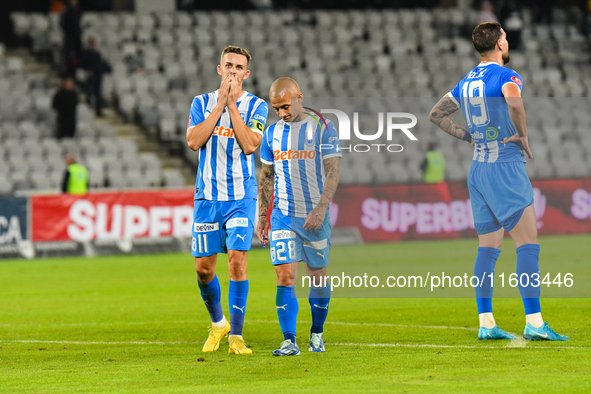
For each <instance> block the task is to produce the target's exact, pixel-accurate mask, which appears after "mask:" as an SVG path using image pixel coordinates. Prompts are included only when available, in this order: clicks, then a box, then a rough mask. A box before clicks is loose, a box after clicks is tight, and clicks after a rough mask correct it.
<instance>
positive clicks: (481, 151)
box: [448, 62, 525, 163]
mask: <svg viewBox="0 0 591 394" xmlns="http://www.w3.org/2000/svg"><path fill="white" fill-rule="evenodd" d="M508 83H513V84H515V85H517V86H518V87H519V90H521V89H522V80H521V77H520V76H519V74H517V73H516V72H515V71H513V70H511V69H508V68H505V67H502V66H500V65H499V64H497V63H494V62H490V63H480V64H479V65H478V66H476V68H475V69H473V70H472V71H470V73H468V75H467V76H466V77H465V78H464V79H462V80H461V81H460V82H459V83H458V84H457V86H456V87H455V88H454V89H453V90H452V91H451V92H449V93H448V96H449V97H451V98H452V99H453V100H454V101H455V103H456V104H457V105H458V107H461V108H462V111H463V112H464V118H465V119H466V123H467V124H468V130H469V131H470V134H471V135H472V140H473V141H474V156H473V158H472V160H475V161H479V162H485V163H495V162H509V161H522V162H525V159H524V157H523V151H522V150H521V148H520V147H519V146H517V145H516V144H514V143H509V144H501V141H502V140H504V139H505V138H509V137H511V136H512V135H514V134H516V133H517V130H516V129H515V126H514V125H513V122H512V121H511V118H510V117H509V108H508V107H507V103H506V101H505V99H504V98H503V87H504V86H505V85H506V84H508Z"/></svg>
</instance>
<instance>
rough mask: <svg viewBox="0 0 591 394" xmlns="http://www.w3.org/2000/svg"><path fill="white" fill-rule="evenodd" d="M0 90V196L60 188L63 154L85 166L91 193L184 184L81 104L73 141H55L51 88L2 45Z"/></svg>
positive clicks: (43, 77)
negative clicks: (0, 96) (9, 54)
mask: <svg viewBox="0 0 591 394" xmlns="http://www.w3.org/2000/svg"><path fill="white" fill-rule="evenodd" d="M36 19H37V18H34V20H36ZM41 25H42V24H41ZM17 26H18V25H17ZM0 88H1V90H2V91H3V92H10V94H9V95H8V94H7V95H4V96H3V98H2V101H1V102H0V143H1V145H0V168H2V173H1V176H0V195H2V194H11V193H14V192H17V191H29V190H38V191H57V190H59V189H60V186H61V181H62V178H63V174H64V170H65V164H64V157H65V155H66V154H67V153H74V154H75V155H76V156H77V157H78V158H79V159H80V160H81V162H82V163H83V164H85V165H86V166H87V167H88V169H89V174H90V186H91V188H93V189H101V188H148V187H162V186H165V187H182V186H184V184H185V182H184V180H183V176H182V175H181V173H180V172H179V171H178V170H177V169H166V170H165V171H166V172H163V165H162V163H161V160H160V159H159V157H158V156H157V155H156V154H154V153H153V152H141V153H140V152H139V150H138V146H137V144H136V143H135V142H134V141H133V140H131V139H125V138H119V137H118V136H117V133H116V131H115V127H114V126H113V125H112V124H110V123H109V122H106V121H96V120H95V118H94V114H93V111H92V110H91V108H90V107H89V106H88V105H87V104H85V103H81V104H79V106H78V111H77V112H78V116H77V121H78V123H77V134H76V138H73V139H63V140H58V139H55V138H54V126H55V115H54V113H53V110H52V108H51V100H52V97H53V94H54V93H55V90H56V89H55V87H53V86H51V83H50V80H49V79H48V78H47V76H46V75H45V74H43V73H35V72H28V71H26V70H25V69H24V62H23V59H22V58H20V57H18V56H5V55H4V50H3V47H2V50H0ZM113 163H115V164H113Z"/></svg>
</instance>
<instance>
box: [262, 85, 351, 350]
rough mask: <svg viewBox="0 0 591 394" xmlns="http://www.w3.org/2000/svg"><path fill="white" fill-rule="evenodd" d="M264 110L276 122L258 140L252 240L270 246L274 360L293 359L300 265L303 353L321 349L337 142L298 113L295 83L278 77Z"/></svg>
mask: <svg viewBox="0 0 591 394" xmlns="http://www.w3.org/2000/svg"><path fill="white" fill-rule="evenodd" d="M269 96H270V99H271V105H272V106H273V108H274V109H275V112H277V114H278V115H279V117H280V118H281V120H279V121H278V122H277V123H275V124H273V125H271V126H270V127H269V128H268V129H267V131H265V134H264V135H263V142H262V143H261V162H262V163H263V168H262V170H261V175H260V181H259V183H260V188H259V222H258V225H257V235H258V237H259V239H260V240H261V242H262V243H263V244H264V245H266V244H268V243H269V242H270V243H271V248H270V252H271V262H272V263H273V265H274V267H275V271H276V273H277V296H276V300H275V301H276V308H277V315H278V317H279V323H280V326H281V331H282V332H283V337H284V341H283V342H282V343H281V346H280V348H279V349H277V350H275V351H273V355H275V356H295V355H299V354H300V350H299V347H298V346H297V343H296V337H295V335H296V319H297V313H298V308H299V307H298V299H297V298H296V295H295V291H294V288H295V286H294V285H295V276H296V274H297V268H298V264H299V262H300V261H304V262H305V263H306V273H307V275H308V276H309V277H310V278H311V281H310V282H311V286H310V294H309V303H310V308H311V310H312V328H311V330H310V345H309V348H308V350H309V351H311V352H324V350H325V349H324V337H323V331H324V329H323V327H324V322H325V320H326V316H327V314H328V304H329V301H330V288H329V287H328V286H326V283H325V281H323V280H322V279H323V278H325V277H326V267H327V266H328V255H329V250H330V233H331V224H330V217H329V214H328V208H329V204H330V201H331V200H332V198H333V196H334V193H335V191H336V189H337V186H338V183H339V159H340V158H341V157H342V154H341V149H340V143H339V139H338V135H337V131H336V128H335V126H334V124H333V123H332V122H330V121H328V120H325V119H323V118H319V117H313V116H309V115H307V114H306V111H305V108H304V107H303V106H302V99H303V97H304V95H303V94H302V92H301V91H300V88H299V86H298V84H297V83H296V81H294V80H293V79H291V78H279V79H278V80H276V81H275V82H273V84H272V85H271V91H270V93H269ZM273 190H275V195H274V196H275V199H274V205H273V211H272V213H271V218H270V219H271V239H270V241H269V240H268V238H267V235H268V231H269V222H268V221H267V210H268V208H269V203H270V201H271V198H272V196H273Z"/></svg>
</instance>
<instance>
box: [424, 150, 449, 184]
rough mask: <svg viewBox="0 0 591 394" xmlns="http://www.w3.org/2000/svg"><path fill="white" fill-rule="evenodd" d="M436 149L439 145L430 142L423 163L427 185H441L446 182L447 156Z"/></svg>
mask: <svg viewBox="0 0 591 394" xmlns="http://www.w3.org/2000/svg"><path fill="white" fill-rule="evenodd" d="M436 148H437V145H436V144H435V143H434V142H429V145H427V153H426V154H425V159H424V160H423V162H422V163H421V171H423V182H425V183H440V182H443V181H444V180H445V156H443V153H441V152H438V151H436V150H435V149H436Z"/></svg>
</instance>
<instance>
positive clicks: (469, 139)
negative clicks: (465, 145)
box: [462, 131, 472, 142]
mask: <svg viewBox="0 0 591 394" xmlns="http://www.w3.org/2000/svg"><path fill="white" fill-rule="evenodd" d="M462 140H463V141H467V142H472V135H471V134H470V132H469V131H466V134H464V138H462Z"/></svg>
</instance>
